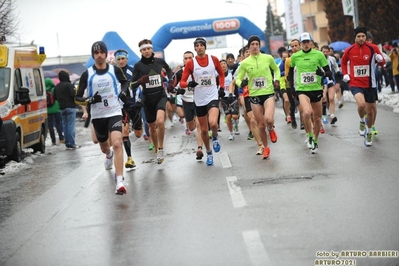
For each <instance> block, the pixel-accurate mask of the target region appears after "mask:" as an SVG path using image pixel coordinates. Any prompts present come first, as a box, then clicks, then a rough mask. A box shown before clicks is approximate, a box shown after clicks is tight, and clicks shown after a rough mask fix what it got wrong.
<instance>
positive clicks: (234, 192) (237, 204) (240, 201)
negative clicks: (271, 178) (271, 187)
mask: <svg viewBox="0 0 399 266" xmlns="http://www.w3.org/2000/svg"><path fill="white" fill-rule="evenodd" d="M226 180H227V186H228V187H229V190H230V196H231V200H232V201H233V206H234V208H242V207H245V206H247V203H246V202H245V199H244V196H243V195H242V192H241V187H240V186H239V185H238V181H237V177H236V176H228V177H226Z"/></svg>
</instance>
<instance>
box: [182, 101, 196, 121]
mask: <svg viewBox="0 0 399 266" xmlns="http://www.w3.org/2000/svg"><path fill="white" fill-rule="evenodd" d="M182 102H183V111H184V118H185V119H186V121H187V122H191V121H193V120H194V117H195V116H196V112H195V103H194V102H185V101H183V100H182Z"/></svg>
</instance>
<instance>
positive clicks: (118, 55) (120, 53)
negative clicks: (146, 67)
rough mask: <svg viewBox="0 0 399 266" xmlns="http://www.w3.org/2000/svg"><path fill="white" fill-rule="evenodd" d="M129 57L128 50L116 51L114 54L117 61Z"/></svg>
mask: <svg viewBox="0 0 399 266" xmlns="http://www.w3.org/2000/svg"><path fill="white" fill-rule="evenodd" d="M127 55H128V52H127V51H126V50H123V49H119V50H116V51H115V53H114V56H115V58H116V59H118V58H125V57H126V58H127V57H128V56H127Z"/></svg>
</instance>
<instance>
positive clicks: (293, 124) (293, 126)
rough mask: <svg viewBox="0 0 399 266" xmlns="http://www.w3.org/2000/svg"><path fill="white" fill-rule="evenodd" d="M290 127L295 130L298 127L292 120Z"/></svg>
mask: <svg viewBox="0 0 399 266" xmlns="http://www.w3.org/2000/svg"><path fill="white" fill-rule="evenodd" d="M291 127H292V129H296V128H297V127H298V126H297V124H296V120H295V119H293V120H292V122H291Z"/></svg>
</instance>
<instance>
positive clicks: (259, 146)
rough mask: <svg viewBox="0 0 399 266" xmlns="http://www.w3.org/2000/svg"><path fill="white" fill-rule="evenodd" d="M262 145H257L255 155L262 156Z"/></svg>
mask: <svg viewBox="0 0 399 266" xmlns="http://www.w3.org/2000/svg"><path fill="white" fill-rule="evenodd" d="M263 149H264V148H263V145H258V151H257V152H256V155H262V154H263Z"/></svg>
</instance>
